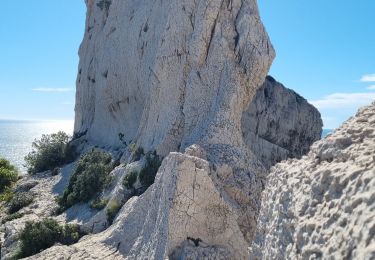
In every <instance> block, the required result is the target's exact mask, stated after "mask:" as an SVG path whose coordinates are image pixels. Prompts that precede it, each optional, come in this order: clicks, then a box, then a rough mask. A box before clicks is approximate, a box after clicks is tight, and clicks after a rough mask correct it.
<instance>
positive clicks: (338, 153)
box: [252, 103, 375, 259]
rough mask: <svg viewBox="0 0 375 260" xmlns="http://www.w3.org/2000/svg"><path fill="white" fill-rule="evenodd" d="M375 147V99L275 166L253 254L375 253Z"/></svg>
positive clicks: (362, 255)
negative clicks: (308, 148) (304, 150)
mask: <svg viewBox="0 0 375 260" xmlns="http://www.w3.org/2000/svg"><path fill="white" fill-rule="evenodd" d="M374 147H375V103H373V104H372V105H371V106H368V107H365V108H362V109H360V110H359V112H358V113H357V114H356V116H354V117H352V118H351V119H349V120H348V121H347V122H345V123H344V124H343V125H342V126H341V127H340V128H338V129H337V130H336V131H334V132H333V133H332V134H330V135H329V136H328V137H326V138H325V139H323V140H321V141H318V142H316V143H315V144H314V145H313V146H312V147H311V151H310V153H309V154H308V155H307V156H303V157H302V159H300V160H297V159H293V160H292V159H290V160H288V161H285V162H282V163H280V164H277V165H276V166H275V167H273V168H272V170H271V173H270V175H269V179H268V184H267V188H266V190H265V191H264V192H263V201H262V210H261V214H260V218H259V223H258V232H257V236H256V239H255V242H254V245H253V254H252V259H322V258H323V259H374V257H375V247H374V245H375V240H374V239H375V237H374V234H375V229H374V227H375V218H374V215H375V199H374V198H375V157H374Z"/></svg>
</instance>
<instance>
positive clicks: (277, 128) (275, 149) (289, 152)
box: [242, 76, 323, 168]
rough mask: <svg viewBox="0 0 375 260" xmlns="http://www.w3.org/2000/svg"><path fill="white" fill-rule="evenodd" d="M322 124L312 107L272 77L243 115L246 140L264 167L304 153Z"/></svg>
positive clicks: (266, 81)
mask: <svg viewBox="0 0 375 260" xmlns="http://www.w3.org/2000/svg"><path fill="white" fill-rule="evenodd" d="M322 126H323V122H322V119H321V117H320V113H319V111H318V110H317V109H316V108H315V107H314V106H312V105H310V104H309V103H308V102H307V101H306V100H305V99H304V98H303V97H301V96H300V95H298V94H297V93H295V92H294V91H293V90H290V89H287V88H285V87H284V86H283V85H282V84H281V83H278V82H277V81H276V80H275V79H273V78H272V77H271V76H267V78H266V80H265V82H264V84H263V85H262V87H261V88H260V89H258V90H257V93H256V95H255V97H254V99H253V100H252V102H251V103H250V105H249V107H248V109H247V110H246V111H245V112H244V113H243V116H242V132H243V136H244V140H245V143H246V145H247V146H248V147H249V148H250V149H251V150H252V151H253V152H254V154H256V155H257V156H258V158H259V159H260V160H261V162H262V163H263V165H265V166H266V167H267V168H269V167H271V166H273V165H274V164H275V163H277V162H280V161H282V160H285V159H288V158H291V157H297V158H300V157H301V156H302V155H304V154H306V153H307V152H308V151H309V149H310V146H311V145H312V144H313V143H314V142H315V141H317V140H319V139H320V137H321V134H322Z"/></svg>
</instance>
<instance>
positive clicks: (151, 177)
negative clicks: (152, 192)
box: [139, 152, 162, 189]
mask: <svg viewBox="0 0 375 260" xmlns="http://www.w3.org/2000/svg"><path fill="white" fill-rule="evenodd" d="M161 162H162V160H161V158H160V157H159V156H158V155H157V154H156V152H153V153H148V154H147V155H146V164H145V166H144V167H143V169H142V170H141V171H140V173H139V180H140V182H141V184H142V185H143V187H144V188H145V189H147V188H148V187H150V186H151V185H152V184H153V183H154V181H155V176H156V173H157V172H158V170H159V167H160V165H161Z"/></svg>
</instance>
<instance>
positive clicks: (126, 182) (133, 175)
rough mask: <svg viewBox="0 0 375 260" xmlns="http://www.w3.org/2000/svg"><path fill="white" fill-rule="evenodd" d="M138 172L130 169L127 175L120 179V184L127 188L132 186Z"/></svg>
mask: <svg viewBox="0 0 375 260" xmlns="http://www.w3.org/2000/svg"><path fill="white" fill-rule="evenodd" d="M137 178H138V172H136V171H132V172H130V173H129V174H128V175H126V176H125V177H124V179H123V181H122V184H123V185H124V186H125V187H126V188H127V189H131V188H133V185H134V183H135V182H136V181H137Z"/></svg>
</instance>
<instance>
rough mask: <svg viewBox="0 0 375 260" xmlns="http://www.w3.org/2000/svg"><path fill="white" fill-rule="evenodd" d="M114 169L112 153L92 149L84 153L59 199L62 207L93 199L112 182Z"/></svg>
mask: <svg viewBox="0 0 375 260" xmlns="http://www.w3.org/2000/svg"><path fill="white" fill-rule="evenodd" d="M112 169H113V165H112V164H111V155H110V154H107V153H103V152H99V151H95V150H92V151H91V152H89V153H87V154H86V155H84V156H83V157H82V158H81V159H79V161H78V162H77V166H76V168H75V171H74V173H73V175H72V177H71V178H70V180H69V184H68V186H67V188H66V189H65V191H64V193H63V196H62V197H61V198H60V199H59V200H58V202H59V205H60V207H62V208H63V209H66V208H69V207H71V206H73V205H74V204H76V203H79V202H89V201H90V200H92V199H93V198H94V197H96V196H97V195H98V193H100V192H101V191H102V190H103V189H104V188H105V186H106V185H108V184H109V183H110V181H111V178H110V175H109V173H110V172H111V170H112Z"/></svg>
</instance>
